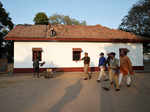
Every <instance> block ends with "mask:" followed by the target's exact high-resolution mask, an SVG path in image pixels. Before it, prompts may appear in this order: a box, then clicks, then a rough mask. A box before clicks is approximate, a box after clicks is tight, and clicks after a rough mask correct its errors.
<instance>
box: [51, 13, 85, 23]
mask: <svg viewBox="0 0 150 112" xmlns="http://www.w3.org/2000/svg"><path fill="white" fill-rule="evenodd" d="M49 22H50V24H53V25H56V24H64V25H86V21H78V20H76V19H74V18H71V17H69V16H65V15H61V14H53V15H52V16H50V17H49Z"/></svg>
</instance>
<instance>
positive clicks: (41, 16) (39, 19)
mask: <svg viewBox="0 0 150 112" xmlns="http://www.w3.org/2000/svg"><path fill="white" fill-rule="evenodd" d="M33 21H34V23H35V24H36V25H37V24H41V25H47V24H48V17H47V15H46V14H45V13H44V12H39V13H37V14H36V15H35V17H34V20H33Z"/></svg>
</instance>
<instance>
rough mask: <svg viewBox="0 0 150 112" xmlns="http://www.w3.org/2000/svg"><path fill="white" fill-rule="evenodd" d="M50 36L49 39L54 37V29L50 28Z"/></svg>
mask: <svg viewBox="0 0 150 112" xmlns="http://www.w3.org/2000/svg"><path fill="white" fill-rule="evenodd" d="M50 36H51V37H54V36H56V32H55V30H54V28H51V29H50Z"/></svg>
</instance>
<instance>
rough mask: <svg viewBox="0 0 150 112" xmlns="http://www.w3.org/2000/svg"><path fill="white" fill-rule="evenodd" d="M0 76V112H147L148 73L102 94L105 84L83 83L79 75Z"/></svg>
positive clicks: (149, 108) (149, 102) (149, 94)
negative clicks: (117, 88)
mask: <svg viewBox="0 0 150 112" xmlns="http://www.w3.org/2000/svg"><path fill="white" fill-rule="evenodd" d="M20 75H22V76H14V77H0V111H1V112H150V73H137V74H136V83H135V84H134V85H132V87H130V88H127V87H126V86H125V85H123V86H122V88H121V91H119V92H116V91H115V90H113V89H112V90H110V91H104V90H103V89H101V87H102V86H104V85H105V84H107V82H102V83H97V82H96V78H97V73H93V78H92V80H83V79H82V75H83V74H82V73H57V75H56V77H55V78H52V79H44V78H42V77H41V78H39V79H38V78H32V76H30V75H23V74H20Z"/></svg>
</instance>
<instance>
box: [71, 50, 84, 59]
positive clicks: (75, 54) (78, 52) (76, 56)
mask: <svg viewBox="0 0 150 112" xmlns="http://www.w3.org/2000/svg"><path fill="white" fill-rule="evenodd" d="M81 52H82V49H81V48H73V61H79V60H80V59H81Z"/></svg>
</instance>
